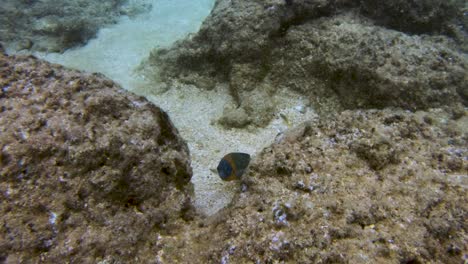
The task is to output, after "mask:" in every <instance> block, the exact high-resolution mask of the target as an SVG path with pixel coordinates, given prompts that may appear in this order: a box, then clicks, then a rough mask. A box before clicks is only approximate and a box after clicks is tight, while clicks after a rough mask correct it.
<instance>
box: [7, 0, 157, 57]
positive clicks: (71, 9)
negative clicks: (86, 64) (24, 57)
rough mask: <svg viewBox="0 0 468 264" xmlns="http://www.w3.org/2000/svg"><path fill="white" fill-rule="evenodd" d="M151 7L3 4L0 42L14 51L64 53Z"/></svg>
mask: <svg viewBox="0 0 468 264" xmlns="http://www.w3.org/2000/svg"><path fill="white" fill-rule="evenodd" d="M150 7H151V6H150V5H149V4H148V1H147V0H144V1H139V2H135V1H128V0H106V1H91V0H78V1H77V0H61V1H56V0H41V1H36V0H21V1H18V0H2V4H1V5H0V32H1V34H0V42H2V43H4V44H5V46H6V47H8V48H11V49H13V50H23V49H31V50H39V51H48V52H61V51H63V50H65V49H67V48H70V47H73V46H76V45H80V44H84V43H86V41H88V39H90V38H92V37H94V36H95V34H96V32H97V31H98V29H99V28H101V27H102V26H105V25H108V24H111V23H114V22H115V21H116V20H117V18H118V16H120V15H129V16H133V15H135V14H137V13H141V12H144V11H145V10H148V9H149V8H150Z"/></svg>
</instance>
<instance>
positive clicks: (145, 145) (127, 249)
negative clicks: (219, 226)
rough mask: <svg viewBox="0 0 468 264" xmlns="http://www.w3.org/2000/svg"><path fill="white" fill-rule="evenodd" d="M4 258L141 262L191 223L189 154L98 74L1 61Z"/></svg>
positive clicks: (0, 247) (164, 124) (142, 106)
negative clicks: (161, 238)
mask: <svg viewBox="0 0 468 264" xmlns="http://www.w3.org/2000/svg"><path fill="white" fill-rule="evenodd" d="M0 87H1V89H0V211H1V213H0V215H1V216H0V223H1V224H0V262H4V261H5V262H7V263H20V262H41V261H45V262H63V261H65V260H66V261H71V262H80V263H87V262H89V263H96V262H98V261H100V260H107V261H113V260H114V259H118V260H120V261H130V260H132V261H136V259H135V257H138V256H139V255H144V254H146V253H145V252H151V254H157V252H158V245H157V239H158V234H160V233H171V232H174V230H176V229H177V226H178V225H179V224H180V222H184V221H185V220H184V219H187V218H189V217H190V212H191V205H190V204H191V203H190V195H191V192H192V188H193V187H192V184H191V183H190V178H191V174H192V172H191V168H190V161H189V153H188V148H187V146H186V144H185V142H184V141H183V140H182V139H181V138H180V136H179V134H178V132H177V130H176V129H175V128H174V127H173V125H172V123H171V122H170V120H169V118H168V116H167V115H166V113H165V112H163V111H162V110H160V109H159V108H158V107H155V106H153V105H151V104H150V103H148V102H147V101H146V100H145V99H143V98H141V97H138V96H135V95H132V94H130V93H128V92H125V91H123V90H122V89H121V88H120V87H118V86H117V85H115V84H114V83H113V82H112V81H110V80H108V79H106V78H104V77H103V76H100V75H93V74H84V73H81V72H78V71H72V70H67V69H64V68H62V67H60V66H57V65H51V64H49V63H46V62H43V61H40V60H37V59H35V58H33V57H6V56H5V55H0Z"/></svg>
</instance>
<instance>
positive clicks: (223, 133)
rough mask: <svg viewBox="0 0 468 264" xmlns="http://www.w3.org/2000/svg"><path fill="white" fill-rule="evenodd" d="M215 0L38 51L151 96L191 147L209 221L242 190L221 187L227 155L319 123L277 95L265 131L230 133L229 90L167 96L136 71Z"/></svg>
mask: <svg viewBox="0 0 468 264" xmlns="http://www.w3.org/2000/svg"><path fill="white" fill-rule="evenodd" d="M213 3H214V1H213V0H196V1H186V0H155V1H154V2H153V9H152V10H151V11H150V12H148V13H146V14H143V15H140V16H138V17H136V18H134V19H130V18H128V17H122V18H121V19H120V21H119V23H117V24H115V25H113V26H110V27H107V28H104V29H101V30H100V31H99V33H98V35H97V37H96V38H95V39H92V40H91V41H89V42H88V43H87V44H86V45H85V46H82V47H78V48H75V49H71V50H68V51H66V52H65V53H63V54H59V53H48V54H45V53H35V54H34V55H36V56H38V57H40V58H43V59H45V60H48V61H50V62H54V63H58V64H62V65H64V66H66V67H70V68H75V69H79V70H84V71H88V72H100V73H103V74H104V75H106V76H107V77H109V78H111V79H113V80H114V81H115V82H117V83H119V84H120V85H121V86H122V87H123V88H124V89H126V90H129V91H133V92H136V93H138V94H140V95H143V96H145V97H146V98H147V99H148V100H150V101H151V102H153V103H154V104H156V105H158V106H160V107H161V108H162V109H164V110H165V111H166V112H168V114H169V116H170V118H171V120H172V121H173V123H174V124H175V126H176V127H177V128H178V130H179V131H180V133H181V135H182V137H183V138H184V139H185V140H186V141H187V144H188V146H189V148H190V153H191V159H192V168H193V177H192V182H193V184H194V189H195V206H196V208H197V209H198V210H199V211H200V212H202V213H204V214H207V215H211V214H213V213H215V212H217V211H218V210H220V209H221V208H223V207H225V206H226V205H227V204H228V203H229V202H230V201H231V199H232V197H233V195H234V193H235V192H236V190H238V188H239V183H238V182H223V181H222V180H221V179H220V178H219V177H218V175H217V172H216V166H217V164H218V162H219V160H220V159H221V158H222V156H223V155H225V154H226V153H229V152H235V151H240V152H246V153H249V154H251V155H252V156H253V158H255V155H256V154H257V153H259V152H260V151H261V150H262V149H263V148H264V147H266V146H268V145H269V144H270V143H272V142H273V141H274V140H275V137H276V136H277V135H278V134H280V133H282V132H284V131H285V130H286V129H288V128H289V127H292V126H294V125H297V124H299V123H301V122H303V121H305V120H310V119H312V118H316V114H315V112H314V111H313V109H311V108H309V107H307V105H306V101H305V100H304V99H303V98H301V96H300V95H296V94H292V93H291V92H287V93H288V94H285V93H286V92H283V93H279V94H278V95H277V96H276V98H275V101H276V104H277V107H278V109H279V111H278V114H276V116H275V118H274V119H273V121H272V122H271V123H270V124H269V125H268V126H267V127H265V128H263V129H249V130H247V129H230V130H228V129H224V128H223V127H221V126H220V125H218V124H217V122H216V120H217V119H218V118H219V117H220V116H221V115H222V112H223V109H224V107H225V105H226V104H232V103H233V102H232V99H231V98H230V96H229V95H228V92H227V87H224V86H222V85H219V86H218V87H217V88H216V89H214V90H211V91H207V90H203V89H198V88H197V87H194V86H187V85H175V86H174V87H170V89H169V90H167V91H166V92H164V93H160V92H158V91H157V90H158V89H157V88H156V86H157V84H154V83H151V82H149V81H147V80H146V79H145V78H144V76H141V75H140V74H139V73H138V72H137V71H135V69H136V68H137V67H138V66H139V65H140V63H141V62H142V60H144V59H145V58H146V56H148V54H149V53H150V51H151V50H152V49H153V48H155V47H165V46H168V45H170V44H171V43H173V42H174V41H176V40H178V39H181V38H183V37H184V36H186V35H187V34H190V33H193V32H196V31H197V30H198V28H199V26H200V25H201V23H202V21H203V19H204V18H205V17H206V16H207V15H208V14H209V12H210V10H211V8H212V6H213Z"/></svg>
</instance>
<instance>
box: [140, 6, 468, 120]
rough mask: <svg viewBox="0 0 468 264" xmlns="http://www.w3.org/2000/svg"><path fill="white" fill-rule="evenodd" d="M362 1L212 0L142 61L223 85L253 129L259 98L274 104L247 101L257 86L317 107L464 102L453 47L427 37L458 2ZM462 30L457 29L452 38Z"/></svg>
mask: <svg viewBox="0 0 468 264" xmlns="http://www.w3.org/2000/svg"><path fill="white" fill-rule="evenodd" d="M371 2H372V1H362V2H361V3H359V4H358V3H356V2H355V1H346V0H341V1H325V0H323V1H300V0H297V1H290V2H287V1H286V2H284V1H273V0H271V1H242V0H241V1H229V0H218V1H216V4H215V7H214V9H213V11H212V13H211V14H210V16H209V17H208V18H207V19H206V20H205V22H204V23H203V25H202V28H201V29H200V31H199V32H198V33H197V34H195V35H194V36H191V37H189V38H187V39H184V40H182V41H179V42H177V43H176V44H174V45H173V46H172V47H169V48H163V49H157V50H154V51H153V52H152V53H151V55H150V57H149V59H148V60H147V61H146V62H145V63H144V68H145V70H146V71H147V72H149V75H153V76H154V77H155V79H156V80H157V81H162V82H171V81H172V80H174V79H176V80H178V81H182V82H185V83H189V84H195V85H196V86H198V87H200V88H202V89H212V88H213V87H214V86H215V85H216V83H220V82H221V83H223V82H224V83H228V84H229V87H230V93H231V95H232V96H233V98H234V99H235V101H236V102H237V104H238V105H237V106H238V107H239V108H242V110H236V111H243V112H247V113H248V114H249V116H250V117H251V118H253V117H255V118H257V119H258V116H262V118H260V120H261V121H260V122H255V121H252V120H250V122H252V123H253V124H254V125H257V126H264V125H265V120H264V119H265V118H266V119H267V120H269V118H268V116H267V115H270V116H271V111H269V112H268V111H264V110H262V107H263V106H262V105H264V104H265V103H266V104H272V105H274V102H271V99H270V97H271V96H263V97H258V98H259V100H256V101H255V102H252V99H251V98H253V97H255V96H254V95H255V94H256V93H258V91H260V92H261V93H266V94H267V95H271V94H274V93H276V92H277V91H278V90H280V89H291V90H295V91H299V92H301V93H303V94H304V95H306V96H307V97H309V98H310V102H311V103H312V105H313V106H314V107H315V108H316V109H317V111H319V112H320V113H324V114H328V113H329V112H336V111H340V110H342V109H353V108H384V107H388V106H392V107H402V108H405V109H411V110H416V109H428V108H430V107H440V106H448V107H455V108H460V106H462V105H467V101H468V96H467V95H468V86H467V83H468V82H467V73H466V72H467V67H468V66H467V65H468V59H467V56H466V54H464V53H462V52H461V51H460V49H461V47H462V44H460V43H458V44H457V42H456V41H455V40H453V39H452V38H449V37H447V36H446V35H436V34H437V33H440V32H442V33H443V32H446V30H444V29H446V28H449V27H450V26H454V25H455V24H456V23H457V21H461V20H463V18H464V16H465V15H464V14H463V12H461V11H460V10H462V7H461V2H460V1H450V2H447V1H409V2H408V1H405V2H404V3H403V1H398V0H396V1H389V2H386V4H385V5H387V4H388V5H390V6H392V7H393V9H391V12H388V13H387V12H386V11H384V10H387V9H384V8H382V9H375V10H374V9H373V8H372V3H371ZM416 2H417V3H419V4H414V3H416ZM412 3H413V4H412ZM414 5H415V6H416V7H413V6H414ZM371 11H373V12H371ZM397 13H398V14H397ZM448 13H450V14H452V13H453V14H454V15H453V16H446V15H447V14H448ZM396 21H398V22H401V23H400V24H398V26H395V25H394V24H395V23H396ZM387 27H388V28H387ZM454 27H455V26H454ZM396 30H401V31H396ZM407 32H415V33H431V34H433V35H408V34H406V33H407ZM466 32H467V31H466V29H465V28H464V27H461V29H460V30H459V35H461V36H464V35H466ZM447 34H448V33H447ZM460 38H461V39H465V38H463V37H460ZM247 101H249V102H247ZM257 105H258V106H259V107H257ZM247 108H250V109H247ZM263 109H264V107H263ZM269 110H272V108H269ZM231 112H232V111H231V110H229V109H227V110H226V111H225V116H224V117H223V118H222V119H221V123H222V124H224V125H226V126H231V127H238V126H240V125H242V124H244V123H245V119H244V121H242V122H239V120H232V122H231V121H229V120H230V119H231V116H232V115H231ZM266 112H268V114H267V115H266ZM266 123H268V122H266Z"/></svg>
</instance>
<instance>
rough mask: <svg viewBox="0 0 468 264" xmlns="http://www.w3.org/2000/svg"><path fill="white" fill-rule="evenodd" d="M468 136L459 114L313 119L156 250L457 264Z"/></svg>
mask: <svg viewBox="0 0 468 264" xmlns="http://www.w3.org/2000/svg"><path fill="white" fill-rule="evenodd" d="M467 141H468V115H467V113H466V112H465V113H464V114H463V116H462V117H460V116H457V117H454V116H452V115H451V114H449V113H447V112H445V111H443V110H441V109H431V110H429V111H418V112H415V113H411V112H406V111H400V110H389V109H386V110H366V111H361V110H357V111H350V110H347V111H344V112H343V113H341V115H338V116H335V117H333V118H331V119H328V120H317V121H314V122H310V123H308V124H305V125H303V126H302V127H299V128H297V129H296V130H295V131H291V132H289V134H288V135H285V136H284V137H283V138H282V139H280V140H279V142H278V143H276V144H274V145H272V146H271V147H269V148H266V149H265V150H264V151H263V152H262V153H261V154H260V155H259V156H258V157H256V158H255V162H254V164H252V165H251V167H250V171H249V172H248V174H247V175H246V177H245V178H244V182H243V183H242V184H241V185H240V186H239V195H238V196H237V198H236V199H234V201H233V202H232V204H231V206H230V207H229V208H227V209H226V210H225V211H223V212H221V213H219V214H218V215H216V216H214V217H213V218H212V219H208V220H206V219H202V220H200V222H199V226H198V227H195V226H193V227H190V228H187V230H190V233H191V236H190V238H189V237H187V236H183V237H182V236H176V239H174V237H171V239H166V238H163V240H162V242H165V243H167V244H166V247H168V248H180V251H178V252H174V253H172V252H167V253H163V254H162V256H161V257H162V259H163V260H167V261H169V262H170V261H171V260H179V261H181V262H184V261H188V260H191V261H193V262H196V263H219V262H221V263H464V262H466V261H467V260H468V246H467V245H468V222H467V219H468V218H467V217H468V195H467V190H468V175H467V171H468V162H467V157H468V148H467V146H468V142H467ZM200 226H201V228H200ZM187 232H189V231H187ZM163 244H164V243H163ZM169 245H170V246H169ZM181 245H184V246H181Z"/></svg>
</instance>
